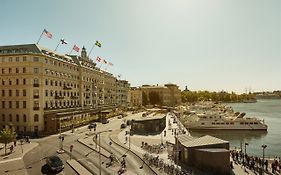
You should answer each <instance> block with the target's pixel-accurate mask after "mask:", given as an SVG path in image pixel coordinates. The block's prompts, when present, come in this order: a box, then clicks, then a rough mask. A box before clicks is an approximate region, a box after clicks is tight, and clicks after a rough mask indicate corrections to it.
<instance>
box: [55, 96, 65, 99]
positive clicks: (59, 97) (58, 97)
mask: <svg viewBox="0 0 281 175" xmlns="http://www.w3.org/2000/svg"><path fill="white" fill-rule="evenodd" d="M55 99H56V100H61V99H64V97H62V96H57V95H56V96H55Z"/></svg>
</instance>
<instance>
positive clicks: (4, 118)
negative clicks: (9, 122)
mask: <svg viewBox="0 0 281 175" xmlns="http://www.w3.org/2000/svg"><path fill="white" fill-rule="evenodd" d="M5 120H6V117H5V114H2V122H5Z"/></svg>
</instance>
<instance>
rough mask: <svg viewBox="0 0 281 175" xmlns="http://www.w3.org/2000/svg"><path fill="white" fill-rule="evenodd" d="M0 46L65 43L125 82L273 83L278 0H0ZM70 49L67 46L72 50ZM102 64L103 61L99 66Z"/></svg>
mask: <svg viewBox="0 0 281 175" xmlns="http://www.w3.org/2000/svg"><path fill="white" fill-rule="evenodd" d="M0 20H1V22H0V46H2V45H18V44H29V43H36V42H37V40H38V38H39V36H40V34H41V33H42V30H43V29H47V30H48V31H49V32H51V33H52V34H53V39H48V38H46V37H42V39H41V40H40V43H39V45H40V46H42V47H46V48H49V49H52V50H54V49H55V47H56V45H57V43H58V42H59V40H60V39H61V38H64V39H65V40H66V41H68V43H69V44H68V45H61V46H60V47H59V48H58V50H57V51H58V52H59V53H62V54H68V53H69V52H70V51H71V49H72V47H73V45H74V44H76V45H78V46H79V47H82V46H85V48H86V49H87V50H88V51H89V50H90V49H91V47H92V46H93V44H94V43H95V41H96V40H98V41H100V42H101V43H102V47H101V48H97V47H95V48H94V50H93V52H92V54H91V56H90V57H91V58H92V59H93V60H95V58H96V57H97V56H99V57H101V58H104V59H106V60H107V61H110V62H112V63H113V64H114V66H110V67H108V68H107V70H108V71H109V72H111V73H113V74H114V75H119V74H121V78H122V79H126V80H128V81H129V82H130V84H131V86H141V85H143V84H160V85H163V84H165V83H175V84H178V85H179V86H180V88H181V89H182V90H183V89H184V88H185V86H187V87H188V89H190V90H209V91H221V90H225V91H229V92H230V91H234V92H238V93H242V92H245V91H246V90H247V91H249V90H251V91H266V90H278V89H281V78H280V77H281V76H280V75H281V1H280V0H266V1H265V0H212V1H210V0H102V1H101V0H80V1H77V0H48V1H43V0H25V1H23V0H0ZM72 53H74V52H72ZM102 68H104V69H105V66H103V67H102Z"/></svg>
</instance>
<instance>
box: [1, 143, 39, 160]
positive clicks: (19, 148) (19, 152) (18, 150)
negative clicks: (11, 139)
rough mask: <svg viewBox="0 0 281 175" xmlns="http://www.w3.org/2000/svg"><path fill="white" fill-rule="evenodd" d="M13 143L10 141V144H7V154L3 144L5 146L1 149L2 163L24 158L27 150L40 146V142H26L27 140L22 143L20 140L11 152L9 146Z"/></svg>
mask: <svg viewBox="0 0 281 175" xmlns="http://www.w3.org/2000/svg"><path fill="white" fill-rule="evenodd" d="M1 145H2V144H1ZM11 145H13V144H12V143H10V144H8V145H7V155H5V148H4V145H3V148H2V149H1V150H0V164H2V163H5V162H10V161H14V160H19V159H22V158H23V156H24V155H25V154H26V153H27V152H29V151H30V150H32V149H33V148H35V147H36V146H38V143H35V142H30V143H26V142H24V143H23V144H22V145H21V144H20V142H17V144H16V146H14V149H13V152H12V153H10V149H9V148H10V146H11ZM0 147H2V146H0Z"/></svg>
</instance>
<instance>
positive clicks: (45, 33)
mask: <svg viewBox="0 0 281 175" xmlns="http://www.w3.org/2000/svg"><path fill="white" fill-rule="evenodd" d="M43 34H44V35H45V36H46V37H48V38H50V39H52V38H53V35H52V34H51V33H50V32H48V31H47V30H46V29H44V30H43Z"/></svg>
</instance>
